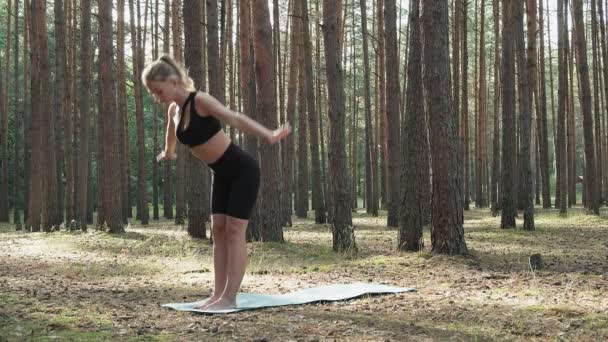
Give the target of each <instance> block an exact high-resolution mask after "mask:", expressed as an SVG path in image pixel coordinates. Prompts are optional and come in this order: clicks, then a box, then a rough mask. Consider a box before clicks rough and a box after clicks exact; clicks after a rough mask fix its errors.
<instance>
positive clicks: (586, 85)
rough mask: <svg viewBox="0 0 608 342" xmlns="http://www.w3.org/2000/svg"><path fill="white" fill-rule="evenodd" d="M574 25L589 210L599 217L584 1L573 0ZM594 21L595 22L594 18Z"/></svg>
mask: <svg viewBox="0 0 608 342" xmlns="http://www.w3.org/2000/svg"><path fill="white" fill-rule="evenodd" d="M572 6H573V12H574V21H575V22H574V25H575V33H576V45H577V49H576V52H577V58H576V61H577V66H578V73H579V76H580V80H581V84H580V87H579V88H580V101H581V107H582V112H583V134H584V138H585V186H586V194H587V208H588V209H590V210H591V211H593V213H594V214H596V215H599V214H600V211H599V201H598V194H597V190H598V189H597V187H596V182H597V179H596V171H597V170H596V168H595V152H596V151H595V147H594V141H593V117H592V113H591V86H590V82H589V66H588V63H587V43H586V41H585V23H584V21H583V3H582V0H572ZM592 20H595V18H593V19H592Z"/></svg>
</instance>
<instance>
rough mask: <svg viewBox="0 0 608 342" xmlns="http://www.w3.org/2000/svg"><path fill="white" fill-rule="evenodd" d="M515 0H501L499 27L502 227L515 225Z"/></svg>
mask: <svg viewBox="0 0 608 342" xmlns="http://www.w3.org/2000/svg"><path fill="white" fill-rule="evenodd" d="M515 6H516V4H515V2H514V1H508V2H505V3H503V10H502V12H503V31H502V68H501V80H502V118H503V119H502V142H503V143H502V177H501V181H502V201H501V206H502V214H501V224H500V226H501V228H515V216H516V214H517V209H516V208H515V201H514V188H513V185H514V181H513V178H514V174H513V171H514V168H513V164H514V162H515V160H514V158H513V150H514V149H515V146H514V142H515V127H514V126H515V77H514V74H515V65H514V53H513V50H514V39H513V36H514V34H515V33H516V32H515V24H516V21H515V12H516V7H515Z"/></svg>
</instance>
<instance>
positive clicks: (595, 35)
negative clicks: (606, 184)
mask: <svg viewBox="0 0 608 342" xmlns="http://www.w3.org/2000/svg"><path fill="white" fill-rule="evenodd" d="M600 1H601V0H600ZM596 5H597V4H596V0H592V1H591V45H592V48H591V50H592V56H593V119H594V121H595V123H594V128H595V132H594V133H595V161H596V163H595V165H596V177H597V183H598V184H597V200H598V203H599V204H601V203H603V198H602V181H603V167H602V166H603V165H602V160H603V152H602V151H603V147H602V145H603V142H602V128H603V127H602V120H601V107H600V106H601V104H600V102H601V99H600V93H601V85H600V84H601V81H600V79H601V77H600V69H601V64H600V57H599V55H600V54H599V46H598V40H599V32H598V25H597V6H596Z"/></svg>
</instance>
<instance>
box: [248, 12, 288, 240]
mask: <svg viewBox="0 0 608 342" xmlns="http://www.w3.org/2000/svg"><path fill="white" fill-rule="evenodd" d="M252 5H253V6H252V8H251V10H252V11H251V12H252V28H253V30H252V31H253V32H254V35H253V36H254V42H255V44H254V47H255V48H254V59H255V71H256V75H255V76H256V90H257V95H258V101H257V108H256V112H257V113H259V116H260V117H259V121H260V122H261V123H262V124H263V125H264V126H266V127H271V128H274V127H276V126H277V121H278V120H277V115H276V114H277V103H276V88H275V83H274V64H273V62H272V31H271V27H270V13H269V11H268V3H266V2H263V1H259V2H256V3H254V4H252ZM260 161H261V165H262V172H261V178H262V184H261V188H260V189H261V191H260V208H264V210H263V211H261V212H260V227H261V231H260V233H261V234H260V238H261V239H262V240H263V241H275V242H283V241H284V239H283V229H282V227H281V215H280V208H281V205H280V203H279V202H280V199H281V196H280V189H279V186H280V183H281V169H280V165H279V164H280V163H279V145H278V144H273V145H269V144H261V145H260Z"/></svg>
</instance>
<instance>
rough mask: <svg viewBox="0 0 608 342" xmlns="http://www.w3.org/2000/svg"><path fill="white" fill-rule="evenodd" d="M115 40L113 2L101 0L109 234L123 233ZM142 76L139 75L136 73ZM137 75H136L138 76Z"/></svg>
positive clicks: (104, 203)
mask: <svg viewBox="0 0 608 342" xmlns="http://www.w3.org/2000/svg"><path fill="white" fill-rule="evenodd" d="M112 46H113V40H112V4H111V3H109V2H107V1H102V2H100V3H99V77H100V82H99V86H100V89H99V92H100V96H101V105H102V106H101V108H100V109H99V110H100V113H99V115H100V120H99V123H100V127H99V135H98V137H99V138H98V143H99V144H100V145H102V146H103V154H102V155H98V156H97V160H98V163H99V164H100V167H101V168H102V170H103V172H102V173H103V175H104V176H105V177H103V179H101V181H100V182H99V183H100V184H101V185H102V187H103V188H102V189H100V190H102V191H101V194H102V197H101V198H100V202H99V204H100V211H102V212H103V218H104V221H105V222H103V223H104V224H105V225H107V228H108V229H109V232H110V233H124V231H125V230H124V227H123V225H122V202H121V200H120V195H121V184H120V183H121V178H120V177H111V176H110V175H111V174H112V170H119V168H120V158H119V155H118V146H117V144H116V131H117V130H118V120H117V112H116V93H115V90H114V76H113V75H114V70H112V66H113V65H114V62H113V56H114V51H113V47H112ZM137 75H139V74H137ZM136 77H137V76H136ZM137 78H139V77H137Z"/></svg>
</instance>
